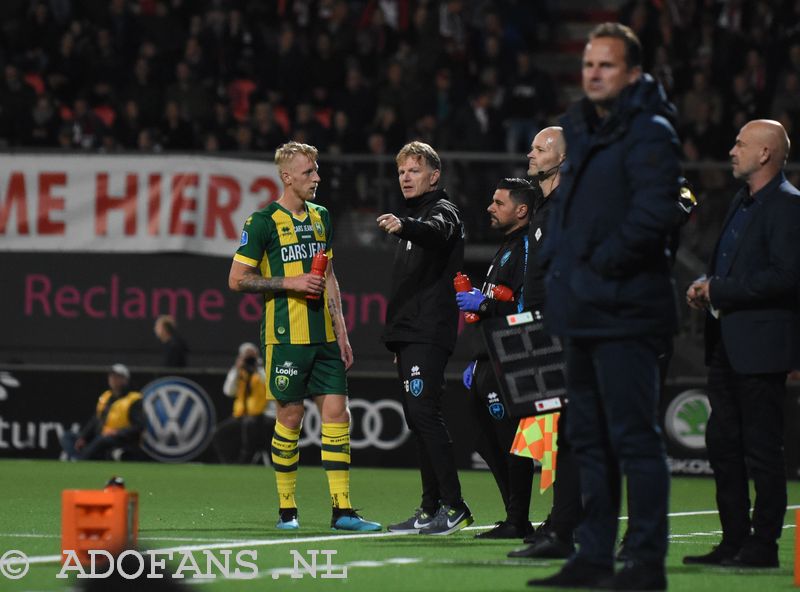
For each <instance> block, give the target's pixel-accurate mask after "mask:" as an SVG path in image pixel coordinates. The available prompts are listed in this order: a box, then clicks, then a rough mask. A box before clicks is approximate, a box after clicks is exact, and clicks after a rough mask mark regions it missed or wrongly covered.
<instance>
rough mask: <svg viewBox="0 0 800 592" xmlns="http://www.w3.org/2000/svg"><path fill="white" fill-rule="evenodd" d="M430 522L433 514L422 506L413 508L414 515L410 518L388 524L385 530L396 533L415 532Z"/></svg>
mask: <svg viewBox="0 0 800 592" xmlns="http://www.w3.org/2000/svg"><path fill="white" fill-rule="evenodd" d="M431 522H433V516H432V515H431V514H428V513H427V512H426V511H425V510H423V509H422V508H417V509H416V510H414V515H413V516H412V517H411V518H409V519H408V520H404V521H403V522H398V523H397V524H390V525H389V526H387V527H386V530H388V531H389V532H396V533H398V534H403V533H407V534H417V533H419V531H420V530H422V529H423V528H425V527H427V526H430V525H431Z"/></svg>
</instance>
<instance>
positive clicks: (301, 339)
mask: <svg viewBox="0 0 800 592" xmlns="http://www.w3.org/2000/svg"><path fill="white" fill-rule="evenodd" d="M317 154H318V153H317V149H316V148H315V147H313V146H309V145H307V144H298V143H297V142H289V143H287V144H284V145H282V146H281V147H279V148H278V150H277V151H276V152H275V164H276V165H277V166H278V171H279V173H280V177H281V183H282V184H283V193H282V194H281V196H280V197H279V198H278V200H277V201H274V202H272V203H271V204H269V205H268V206H267V207H266V208H265V209H262V210H259V211H258V212H256V213H254V214H253V215H252V216H250V217H249V218H248V219H247V221H246V222H245V224H244V230H243V232H242V241H241V244H240V246H239V249H238V250H237V251H236V255H235V256H234V258H233V262H232V263H231V271H230V275H229V277H228V285H229V287H230V289H231V290H234V291H236V292H248V293H256V294H263V295H264V320H263V323H262V327H263V331H262V345H263V346H264V348H265V349H264V359H265V360H266V364H267V366H266V370H267V388H268V389H269V392H270V393H271V394H272V396H273V397H275V399H276V400H277V402H278V414H277V415H278V417H277V421H276V423H275V434H274V435H273V438H272V462H273V465H274V466H275V479H276V485H277V490H278V500H279V509H278V513H279V518H278V522H277V524H276V527H277V528H279V529H282V530H294V529H297V528H299V527H300V524H299V522H298V519H297V516H298V514H297V502H296V500H295V490H296V487H297V467H298V462H299V458H300V451H299V448H298V441H299V439H300V430H301V424H302V421H303V416H304V414H305V409H304V407H303V401H304V400H305V399H307V398H312V399H313V400H314V402H315V403H316V405H317V408H318V409H319V414H320V417H321V418H322V436H321V437H322V467H323V469H325V473H326V475H327V477H328V488H329V490H330V496H331V506H332V512H331V528H334V529H337V530H352V531H374V530H380V529H381V525H380V524H378V523H377V522H370V521H368V520H364V519H363V518H362V517H361V516H359V515H358V514H357V513H356V511H355V510H353V507H352V505H351V500H350V412H349V410H348V408H347V377H346V375H345V372H346V371H347V370H348V369H349V368H350V366H352V364H353V350H352V348H351V347H350V340H349V338H348V336H347V327H346V325H345V321H344V317H343V315H342V299H341V295H340V292H339V283H338V281H337V280H336V275H335V274H334V272H333V263H332V262H331V261H329V262H328V265H327V269H326V272H325V276H324V277H321V276H319V275H315V274H313V273H310V272H311V262H312V259H313V258H314V256H315V253H316V252H325V253H326V254H327V256H328V258H329V259H330V258H332V256H333V249H332V246H331V240H332V239H333V229H332V227H331V220H330V214H329V213H328V210H327V209H325V208H324V207H322V206H317V205H314V204H312V203H311V202H312V201H313V200H314V198H315V197H316V191H317V186H318V185H319V183H320V176H319V174H318V173H317V167H318V165H317ZM265 259H266V260H267V261H268V265H267V266H265V267H261V262H262V261H264V260H265ZM264 269H266V270H267V271H266V272H264V271H262V270H264ZM264 273H266V275H263V274H264ZM314 297H316V298H314Z"/></svg>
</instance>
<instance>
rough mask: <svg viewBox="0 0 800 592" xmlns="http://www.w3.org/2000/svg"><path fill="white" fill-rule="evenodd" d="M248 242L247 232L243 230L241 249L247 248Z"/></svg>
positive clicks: (240, 242)
mask: <svg viewBox="0 0 800 592" xmlns="http://www.w3.org/2000/svg"><path fill="white" fill-rule="evenodd" d="M247 241H248V235H247V231H246V230H242V240H241V241H239V246H240V247H243V246H245V245H246V244H247Z"/></svg>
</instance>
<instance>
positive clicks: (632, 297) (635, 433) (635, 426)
mask: <svg viewBox="0 0 800 592" xmlns="http://www.w3.org/2000/svg"><path fill="white" fill-rule="evenodd" d="M641 56H642V53H641V45H640V43H639V40H638V39H637V38H636V36H635V35H634V34H633V32H632V31H631V30H630V29H629V28H628V27H625V26H624V25H620V24H619V23H605V24H603V25H599V26H598V27H597V28H595V29H594V30H593V31H592V33H591V34H590V35H589V40H588V42H587V44H586V48H585V50H584V55H583V69H582V75H583V89H584V93H585V97H584V98H583V99H581V100H580V101H579V102H577V103H576V104H575V105H573V106H572V107H570V109H569V110H568V111H567V114H566V115H565V116H564V117H563V118H562V120H561V121H562V126H563V128H564V136H565V138H566V143H567V146H568V155H567V161H566V162H565V163H564V166H562V168H561V188H562V190H563V191H564V194H563V197H562V198H561V199H559V201H558V202H556V204H555V205H556V209H555V211H554V212H553V223H552V224H551V229H552V230H553V232H551V233H550V236H549V237H548V238H547V242H546V245H545V247H544V252H543V253H542V257H543V260H544V262H545V264H546V266H547V276H546V280H545V281H546V287H547V298H546V302H545V315H544V318H545V322H546V323H547V326H548V328H549V330H550V331H551V332H552V333H554V334H556V335H559V336H561V337H564V338H565V339H566V341H565V356H566V362H567V390H568V397H569V404H570V411H569V412H570V418H569V422H568V424H567V435H568V437H569V439H570V441H571V443H572V445H573V447H574V450H575V455H576V458H577V460H578V467H579V471H580V481H581V493H582V499H583V508H584V513H583V517H582V519H581V523H580V525H579V527H578V531H577V533H578V536H577V540H578V543H579V545H578V550H577V551H576V553H575V554H574V555H573V556H572V557H571V558H570V559H569V561H568V562H567V563H566V564H565V565H564V567H563V568H562V569H561V571H559V572H558V573H556V574H555V575H553V576H550V577H548V578H543V579H535V580H531V581H529V582H528V583H529V585H531V586H542V587H548V586H558V587H570V586H572V587H597V586H600V585H601V584H602V585H603V586H609V587H611V588H614V589H618V590H634V589H635V590H641V589H647V590H663V589H666V585H667V584H666V574H665V568H664V561H665V558H666V552H667V504H668V496H669V471H668V468H667V463H666V455H665V450H664V442H663V440H662V437H661V431H660V428H659V426H658V420H657V417H658V413H657V408H658V397H659V388H658V382H659V381H658V377H659V368H658V357H659V355H660V354H661V353H663V352H664V351H666V349H667V344H668V342H669V340H670V339H671V334H672V332H673V330H674V328H675V325H676V318H675V308H676V307H675V301H674V297H673V292H672V287H671V282H670V262H669V259H668V258H667V255H666V253H665V245H666V241H667V236H668V235H669V234H670V233H671V232H672V230H673V228H674V226H675V224H676V222H677V220H676V215H675V196H676V195H678V189H679V185H678V181H679V174H680V167H679V161H678V157H679V153H680V145H679V143H678V138H677V134H676V133H675V131H674V129H673V128H672V126H671V125H670V123H669V119H670V118H671V117H672V116H673V115H674V109H673V108H672V106H671V105H670V104H669V103H667V101H666V100H665V97H664V94H663V89H661V87H660V86H659V85H658V84H657V83H656V82H655V81H654V80H653V78H652V77H650V76H649V75H644V74H643V73H642V67H641ZM619 171H624V172H625V175H624V176H622V177H621V176H620V175H619ZM597 187H604V188H605V191H604V197H603V199H602V200H598V199H597ZM623 475H624V477H625V478H626V480H627V482H628V492H629V497H628V508H629V528H628V531H629V532H628V542H627V550H628V553H629V556H630V560H629V561H628V562H627V563H626V564H625V566H624V567H623V568H622V569H621V570H619V571H618V572H617V573H616V574H615V573H614V545H615V539H616V534H617V523H618V514H619V508H620V497H621V496H620V490H621V477H622V476H623Z"/></svg>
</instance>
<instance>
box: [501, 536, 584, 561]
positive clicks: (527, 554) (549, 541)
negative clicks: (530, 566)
mask: <svg viewBox="0 0 800 592" xmlns="http://www.w3.org/2000/svg"><path fill="white" fill-rule="evenodd" d="M574 552H575V545H573V544H572V543H568V542H565V541H562V540H561V539H560V538H558V535H556V533H554V532H547V533H543V534H541V535H539V538H537V539H536V540H535V541H534V542H532V543H531V544H529V545H528V546H527V547H524V548H522V549H515V550H514V551H511V552H509V554H508V555H507V557H512V558H520V557H524V558H527V559H568V558H569V557H571V556H572V554H573V553H574Z"/></svg>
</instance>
